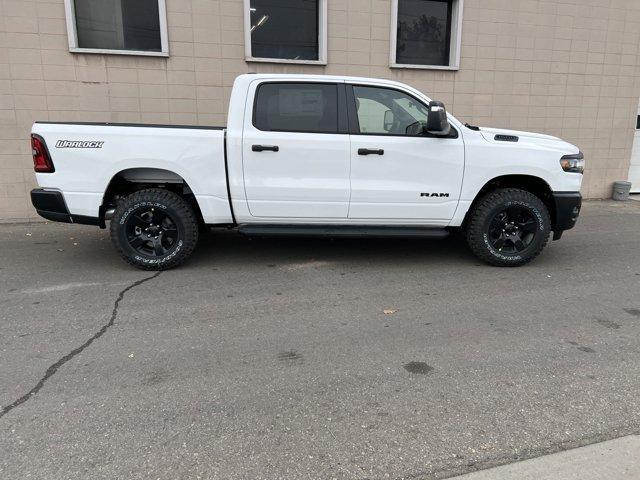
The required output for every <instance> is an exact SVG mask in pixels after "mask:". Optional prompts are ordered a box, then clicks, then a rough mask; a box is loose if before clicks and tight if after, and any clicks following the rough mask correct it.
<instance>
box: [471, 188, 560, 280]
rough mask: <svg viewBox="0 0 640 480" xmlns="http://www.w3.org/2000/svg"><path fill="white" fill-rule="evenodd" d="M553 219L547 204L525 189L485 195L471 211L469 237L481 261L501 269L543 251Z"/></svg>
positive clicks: (505, 190) (497, 191) (522, 261)
mask: <svg viewBox="0 0 640 480" xmlns="http://www.w3.org/2000/svg"><path fill="white" fill-rule="evenodd" d="M550 232H551V219H550V217H549V211H548V209H547V207H546V206H545V204H544V202H543V201H542V200H540V199H539V198H538V197H536V196H535V195H533V194H532V193H530V192H527V191H525V190H520V189H516V188H505V189H499V190H495V191H493V192H491V193H489V194H488V195H486V196H485V197H484V198H483V199H482V200H480V202H479V203H478V204H477V205H476V206H475V207H474V209H473V211H472V212H470V218H469V222H468V225H467V229H466V238H467V243H468V244H469V247H470V248H471V251H472V252H473V253H474V254H475V255H476V256H477V257H478V258H480V259H481V260H483V261H485V262H487V263H489V264H491V265H496V266H500V267H517V266H520V265H524V264H526V263H528V262H530V261H531V260H533V259H534V258H536V257H537V256H538V255H539V254H540V252H542V250H543V249H544V247H545V245H546V244H547V241H548V240H549V234H550Z"/></svg>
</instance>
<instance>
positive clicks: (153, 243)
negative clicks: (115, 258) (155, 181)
mask: <svg viewBox="0 0 640 480" xmlns="http://www.w3.org/2000/svg"><path fill="white" fill-rule="evenodd" d="M110 233H111V241H112V242H113V245H114V246H115V247H116V250H118V252H119V253H120V255H122V257H123V258H124V259H125V261H127V262H128V263H130V264H131V265H133V266H134V267H137V268H140V269H143V270H168V269H170V268H173V267H176V266H178V265H180V264H181V263H183V262H184V261H185V260H186V259H187V258H189V256H190V255H191V253H192V252H193V250H194V248H195V246H196V243H197V242H198V220H197V218H196V215H195V213H194V211H193V208H192V207H191V206H190V205H189V204H188V203H187V202H186V201H185V200H184V199H183V198H182V197H180V196H179V195H176V194H175V193H173V192H170V191H168V190H162V189H158V188H151V189H146V190H140V191H138V192H135V193H132V194H131V195H129V196H128V197H126V198H124V199H122V200H120V201H119V202H118V206H117V207H116V210H115V212H114V214H113V218H112V219H111V225H110Z"/></svg>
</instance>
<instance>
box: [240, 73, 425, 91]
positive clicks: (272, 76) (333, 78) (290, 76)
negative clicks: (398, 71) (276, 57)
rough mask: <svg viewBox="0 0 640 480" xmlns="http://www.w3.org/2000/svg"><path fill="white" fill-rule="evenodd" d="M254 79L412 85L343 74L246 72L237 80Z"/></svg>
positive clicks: (247, 81)
mask: <svg viewBox="0 0 640 480" xmlns="http://www.w3.org/2000/svg"><path fill="white" fill-rule="evenodd" d="M254 80H301V81H325V82H347V83H378V84H384V85H395V86H397V87H403V88H409V89H412V90H414V89H413V88H412V87H411V86H409V85H407V84H404V83H400V82H396V81H394V80H389V79H386V78H368V77H351V76H346V75H345V76H343V75H311V74H302V73H300V74H298V73H245V74H242V75H239V76H238V77H237V78H236V82H242V83H245V82H246V83H249V82H252V81H254Z"/></svg>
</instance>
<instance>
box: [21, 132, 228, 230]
mask: <svg viewBox="0 0 640 480" xmlns="http://www.w3.org/2000/svg"><path fill="white" fill-rule="evenodd" d="M32 133H34V134H36V135H39V136H41V137H42V138H43V139H44V140H45V142H46V145H47V148H48V150H49V154H50V156H51V159H52V161H53V164H54V167H55V172H54V173H44V174H40V173H37V174H36V177H37V181H38V184H39V185H40V187H42V188H44V189H53V190H59V191H61V192H62V194H63V196H64V201H65V203H66V206H67V209H68V211H69V213H70V214H71V215H79V216H83V217H90V218H91V217H96V218H97V217H98V215H99V209H100V206H101V205H102V202H103V196H104V193H105V192H106V191H107V188H108V186H109V184H110V183H111V181H112V180H113V179H114V177H116V175H121V176H125V177H126V176H130V177H135V178H136V179H137V180H138V181H140V180H141V179H142V180H146V177H150V178H149V180H153V178H154V176H155V177H157V176H159V175H160V176H161V175H168V174H169V172H173V173H172V175H173V177H174V179H175V181H176V182H178V181H184V182H186V184H187V185H188V187H189V189H190V190H191V191H192V192H193V194H194V195H195V196H196V198H197V200H198V204H199V206H200V209H201V211H202V215H203V219H204V221H205V222H206V223H227V222H230V221H231V209H230V206H229V199H228V192H227V182H226V166H225V154H224V148H225V145H224V144H225V140H224V139H225V127H205V126H184V125H147V124H130V123H90V122H72V123H58V122H36V123H35V124H34V126H33V129H32ZM61 186H63V189H64V190H60V187H61Z"/></svg>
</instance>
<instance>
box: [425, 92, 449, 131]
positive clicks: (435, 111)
mask: <svg viewBox="0 0 640 480" xmlns="http://www.w3.org/2000/svg"><path fill="white" fill-rule="evenodd" d="M426 131H427V133H430V134H431V135H437V136H439V137H446V136H447V135H449V132H451V125H449V120H447V109H446V108H444V103H442V102H437V101H435V100H433V101H431V102H429V117H428V118H427V128H426Z"/></svg>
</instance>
